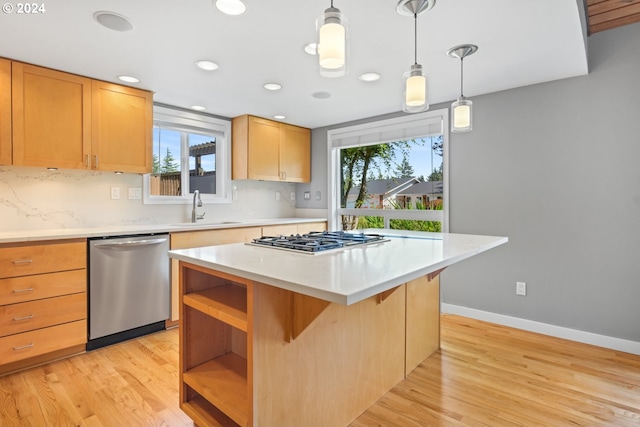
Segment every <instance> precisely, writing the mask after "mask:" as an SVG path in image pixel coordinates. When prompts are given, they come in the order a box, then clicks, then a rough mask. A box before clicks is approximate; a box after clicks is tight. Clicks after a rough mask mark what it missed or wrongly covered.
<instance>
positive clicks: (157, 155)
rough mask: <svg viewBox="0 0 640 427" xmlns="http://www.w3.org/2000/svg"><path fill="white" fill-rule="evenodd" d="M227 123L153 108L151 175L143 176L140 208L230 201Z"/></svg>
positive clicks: (162, 108) (207, 116) (194, 114)
mask: <svg viewBox="0 0 640 427" xmlns="http://www.w3.org/2000/svg"><path fill="white" fill-rule="evenodd" d="M230 147H231V122H230V121H229V120H224V119H220V118H217V117H214V116H211V115H208V114H203V113H194V112H191V111H188V110H183V109H179V108H175V107H170V106H165V105H160V104H156V105H154V111H153V172H152V173H151V174H147V175H144V177H143V186H144V203H145V204H188V203H191V200H192V198H193V196H192V195H193V192H194V191H195V190H199V191H200V194H201V198H202V201H203V203H205V204H207V203H230V202H231V154H230V153H231V150H230Z"/></svg>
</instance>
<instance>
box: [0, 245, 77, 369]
mask: <svg viewBox="0 0 640 427" xmlns="http://www.w3.org/2000/svg"><path fill="white" fill-rule="evenodd" d="M86 264H87V252H86V240H84V239H73V240H64V241H47V242H29V243H15V244H13V243H12V244H2V245H0V374H4V373H7V372H13V371H16V370H19V369H23V368H26V367H29V366H33V365H37V364H40V363H44V362H48V361H51V360H55V359H59V358H61V357H66V356H70V355H73V354H77V353H80V352H83V351H85V344H86V342H87V271H86Z"/></svg>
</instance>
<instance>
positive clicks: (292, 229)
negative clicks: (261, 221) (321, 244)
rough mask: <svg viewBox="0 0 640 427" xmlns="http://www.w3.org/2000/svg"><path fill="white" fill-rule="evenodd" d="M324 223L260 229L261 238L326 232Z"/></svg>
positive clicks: (271, 226)
mask: <svg viewBox="0 0 640 427" xmlns="http://www.w3.org/2000/svg"><path fill="white" fill-rule="evenodd" d="M326 230H327V223H326V222H324V221H323V222H308V223H303V224H278V225H266V226H264V227H262V235H263V236H289V235H291V234H305V233H309V232H311V231H326Z"/></svg>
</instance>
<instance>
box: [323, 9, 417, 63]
mask: <svg viewBox="0 0 640 427" xmlns="http://www.w3.org/2000/svg"><path fill="white" fill-rule="evenodd" d="M331 1H333V0H331ZM413 63H414V64H416V65H417V64H418V14H417V13H414V14H413Z"/></svg>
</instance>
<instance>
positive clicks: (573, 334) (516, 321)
mask: <svg viewBox="0 0 640 427" xmlns="http://www.w3.org/2000/svg"><path fill="white" fill-rule="evenodd" d="M440 310H441V311H442V313H443V314H457V315H460V316H464V317H470V318H472V319H477V320H484V321H486V322H491V323H497V324H499V325H504V326H509V327H512V328H516V329H523V330H525V331H531V332H537V333H539V334H544V335H550V336H552V337H558V338H564V339H568V340H571V341H577V342H581V343H585V344H591V345H596V346H598V347H604V348H609V349H612V350H618V351H623V352H625V353H631V354H637V355H640V342H636V341H630V340H625V339H622V338H614V337H608V336H606V335H598V334H593V333H591V332H584V331H579V330H577V329H569V328H564V327H562V326H555V325H549V324H547V323H541V322H536V321H533V320H527V319H520V318H518V317H511V316H505V315H503V314H496V313H491V312H489V311H482V310H476V309H473V308H468V307H462V306H459V305H453V304H446V303H441V304H440Z"/></svg>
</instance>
